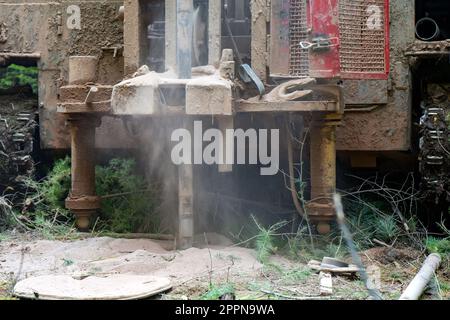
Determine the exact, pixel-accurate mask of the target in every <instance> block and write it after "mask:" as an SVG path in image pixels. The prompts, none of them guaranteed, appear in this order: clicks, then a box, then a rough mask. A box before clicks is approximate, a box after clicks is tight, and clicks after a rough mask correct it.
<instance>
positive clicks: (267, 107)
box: [236, 101, 338, 112]
mask: <svg viewBox="0 0 450 320" xmlns="http://www.w3.org/2000/svg"><path fill="white" fill-rule="evenodd" d="M337 110H338V104H337V103H336V102H335V101H285V102H247V101H238V102H237V103H236V112H309V111H325V112H336V111H337Z"/></svg>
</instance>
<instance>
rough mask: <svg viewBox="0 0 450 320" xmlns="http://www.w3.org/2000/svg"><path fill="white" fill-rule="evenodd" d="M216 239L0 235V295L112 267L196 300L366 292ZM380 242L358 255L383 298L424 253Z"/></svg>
mask: <svg viewBox="0 0 450 320" xmlns="http://www.w3.org/2000/svg"><path fill="white" fill-rule="evenodd" d="M208 238H210V237H209V236H208ZM215 238H216V242H215V243H214V241H211V240H208V241H210V242H213V243H214V244H210V245H209V246H205V245H204V244H203V245H202V244H198V246H199V247H198V248H191V249H188V250H184V251H177V250H173V245H174V243H173V242H172V241H160V240H150V239H115V238H109V237H99V238H87V239H82V240H72V241H50V240H42V239H27V238H25V237H24V236H15V237H12V238H6V239H3V241H0V298H1V297H3V298H10V297H11V289H12V287H13V285H14V283H16V282H17V281H18V280H21V279H24V278H27V277H30V276H36V275H48V274H71V275H80V274H81V275H105V274H117V273H119V274H140V275H144V274H150V275H155V276H162V277H167V278H169V279H170V280H171V281H172V284H173V289H172V290H171V291H170V292H167V293H165V294H162V295H159V296H157V297H156V298H157V299H197V298H199V297H201V296H202V295H203V294H205V293H207V292H210V291H211V290H213V288H219V287H220V286H223V285H225V284H232V286H233V287H234V289H235V295H236V298H237V299H302V300H303V299H367V298H368V295H367V292H366V290H365V288H364V285H363V283H362V281H360V280H359V279H358V277H357V276H353V277H348V276H347V277H344V276H338V277H333V288H334V291H333V295H332V296H327V297H324V296H320V292H319V276H318V274H317V273H316V272H315V271H313V270H311V269H309V268H308V266H307V265H306V264H303V263H299V262H294V261H290V260H288V259H286V258H284V257H281V256H277V255H274V256H272V257H271V259H270V262H269V263H266V264H265V265H263V264H261V263H260V262H258V261H257V259H256V252H255V251H254V250H252V249H247V248H241V247H235V246H230V245H229V244H228V243H227V241H226V239H225V240H224V238H223V237H222V238H221V237H215ZM217 239H218V240H217ZM221 242H222V244H221ZM385 249H386V248H375V249H371V250H369V251H367V252H363V253H362V258H363V260H364V261H365V263H366V264H375V265H377V266H379V267H380V269H381V279H382V283H381V292H382V293H383V295H384V297H385V298H386V299H396V298H398V297H399V295H400V293H401V291H402V290H403V289H404V288H405V287H406V285H407V284H408V282H409V281H410V279H412V277H413V276H414V274H415V272H416V271H417V269H418V267H419V266H420V263H421V260H422V259H420V258H419V256H418V253H417V252H414V251H412V250H401V251H397V252H395V253H392V252H391V253H388V252H385V251H386V250H385ZM392 255H396V256H395V260H392V261H391V262H389V261H388V260H386V259H389V258H386V257H391V256H392ZM394 262H395V263H394Z"/></svg>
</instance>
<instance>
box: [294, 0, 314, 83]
mask: <svg viewBox="0 0 450 320" xmlns="http://www.w3.org/2000/svg"><path fill="white" fill-rule="evenodd" d="M289 16H290V19H289V43H290V53H291V54H290V60H289V74H290V75H291V76H297V77H307V76H308V75H309V58H308V50H303V49H301V48H300V45H299V44H300V42H301V41H307V40H308V26H307V20H306V0H291V1H290V12H289Z"/></svg>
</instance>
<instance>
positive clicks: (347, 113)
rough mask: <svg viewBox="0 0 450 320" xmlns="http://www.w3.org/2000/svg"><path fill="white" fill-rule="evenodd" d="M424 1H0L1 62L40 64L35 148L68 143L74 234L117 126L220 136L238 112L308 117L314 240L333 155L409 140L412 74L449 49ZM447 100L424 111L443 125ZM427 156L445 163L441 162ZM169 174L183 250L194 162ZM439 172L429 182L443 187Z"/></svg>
mask: <svg viewBox="0 0 450 320" xmlns="http://www.w3.org/2000/svg"><path fill="white" fill-rule="evenodd" d="M425 3H426V1H416V5H415V4H414V2H413V1H409V0H398V1H390V3H389V1H388V0H329V1H321V0H252V1H250V0H245V1H237V0H222V1H221V0H210V1H207V0H165V1H164V0H125V1H116V0H111V1H98V0H89V1H76V0H74V1H65V0H55V1H52V2H49V1H44V0H33V1H25V0H23V1H22V0H0V64H2V65H7V64H10V63H19V64H20V63H22V62H24V61H27V62H29V61H32V62H35V63H36V64H37V66H38V68H39V103H40V110H39V112H40V127H41V129H40V133H41V145H42V148H44V149H64V148H68V147H69V146H70V145H71V150H72V190H71V193H70V196H69V198H68V199H67V201H66V205H67V207H68V208H70V209H71V210H72V211H73V212H74V214H75V215H76V216H77V221H78V226H79V227H80V228H82V229H85V228H87V227H88V226H89V217H90V216H91V215H92V214H93V212H95V210H96V209H97V208H98V207H99V206H100V202H99V199H98V197H96V195H95V183H94V175H95V170H94V165H95V163H94V157H93V156H92V155H93V154H95V148H106V149H108V148H110V149H111V148H129V147H134V146H133V144H134V142H133V139H132V137H130V134H129V130H128V131H127V130H126V125H125V124H124V123H125V122H124V121H123V120H124V119H128V120H129V119H137V118H155V117H166V116H167V117H170V116H173V115H177V116H179V117H182V118H185V119H193V118H195V117H201V116H208V117H212V118H213V119H214V125H215V126H217V127H218V128H220V129H221V130H226V129H227V128H233V127H234V125H235V124H234V119H235V118H236V116H238V115H239V114H244V113H245V114H258V115H262V116H263V117H266V119H268V121H270V119H272V118H274V117H275V116H276V115H279V114H285V115H295V114H300V115H308V116H310V117H311V118H312V125H311V132H310V138H311V139H310V146H311V147H310V151H309V155H310V159H311V161H310V162H311V165H310V174H311V182H310V185H311V192H310V193H311V194H310V198H311V201H309V202H308V205H307V214H308V217H309V218H310V219H311V220H312V221H313V222H315V224H316V225H317V230H318V231H319V232H320V233H326V232H327V231H328V230H329V224H330V222H331V221H332V220H333V219H334V213H333V207H332V203H331V199H330V194H331V193H333V192H334V191H335V188H336V152H338V154H339V156H340V157H342V158H343V159H345V160H346V161H348V162H349V163H350V164H351V166H352V167H376V166H377V164H378V165H379V164H380V163H381V162H382V160H383V161H384V162H383V163H389V162H388V160H389V159H399V158H401V157H402V156H404V152H409V151H410V150H411V149H412V147H413V145H414V144H415V140H414V141H412V140H411V137H412V124H413V113H412V110H413V108H414V106H415V101H416V100H415V99H419V100H420V97H419V98H417V97H414V96H413V87H414V85H418V83H414V82H413V78H412V71H411V66H412V65H414V63H417V61H421V60H422V59H424V58H430V59H436V57H442V56H445V55H448V53H449V51H448V47H449V45H448V42H445V41H443V40H445V39H446V36H445V33H446V32H447V25H446V23H447V24H448V22H445V21H439V19H444V18H442V14H441V12H445V10H447V11H446V12H447V13H449V12H448V11H449V7H448V5H446V2H445V1H433V3H436V5H435V6H431V7H430V6H428V5H426V4H425ZM427 6H428V7H427ZM416 15H417V18H421V17H422V16H429V17H433V16H436V18H435V19H437V20H436V21H438V23H440V25H441V30H440V31H441V32H440V33H439V34H440V37H435V38H433V39H431V40H430V39H426V40H425V41H424V40H421V41H418V40H416V35H415V21H416ZM448 31H450V30H448ZM430 41H431V42H432V43H434V44H435V45H436V46H438V48H434V49H433V48H431V47H429V45H431V44H430ZM444 43H446V45H445V44H444ZM417 44H422V46H421V47H418V46H417ZM424 44H425V45H424ZM447 60H448V59H447ZM143 66H145V67H143ZM430 81H431V80H430ZM433 81H434V80H433ZM436 81H437V80H436ZM439 81H445V79H444V80H442V79H440V80H439ZM416 82H417V81H416ZM419 82H420V81H419ZM447 93H448V92H447ZM441 98H442V97H441ZM442 99H443V98H442ZM446 99H448V95H447V96H446ZM446 99H444V100H445V101H444V102H441V104H442V103H443V104H444V105H445V106H447V107H440V109H439V110H438V109H436V108H431V107H427V108H426V110H427V115H428V116H429V115H431V112H434V113H438V114H439V117H440V118H439V119H441V118H442V119H441V120H442V121H444V120H445V116H446V113H445V112H448V109H445V108H448V102H447V100H446ZM444 109H445V110H444ZM434 113H433V114H434ZM441 113H442V115H441ZM424 122H426V119H424ZM183 123H184V125H185V126H187V127H189V125H190V124H189V121H184V122H183ZM427 123H429V122H427ZM444 123H445V121H444ZM430 126H431V125H430ZM430 129H432V130H431V131H429V132H428V131H427V132H428V133H429V134H428V133H427V137H428V136H429V137H430V139H432V138H433V136H436V134H434V135H433V133H432V132H435V131H436V130H438V131H439V130H441V131H439V132H438V133H439V137H440V138H442V140H440V141H444V144H448V128H446V127H445V125H444V127H442V128H441V127H439V129H436V130H434V128H431V127H430ZM433 130H434V131H433ZM426 139H428V138H426ZM417 141H418V139H417ZM432 141H434V140H433V139H432ZM436 141H437V140H436ZM436 148H437V147H436ZM436 148H435V149H436ZM443 148H444V147H443ZM443 150H444V149H443ZM441 153H442V152H441ZM425 156H431V158H429V159H430V161H435V162H436V161H438V162H439V166H440V167H441V168H443V167H445V163H447V168H448V157H445V155H442V154H439V155H434V154H430V153H429V152H428V153H427V154H426V155H425ZM436 157H438V158H436ZM446 161H447V162H446ZM427 163H428V162H427ZM432 165H433V164H432ZM434 165H435V164H434ZM218 170H219V171H221V172H228V171H230V170H233V168H232V167H231V166H229V165H219V166H218ZM433 170H434V169H433ZM433 170H431V171H432V172H436V170H434V171H433ZM437 170H438V172H441V171H439V169H437ZM178 174H179V197H178V198H179V204H178V207H179V224H178V225H179V228H178V233H179V239H180V246H189V244H190V241H191V240H192V234H193V223H192V221H193V220H192V216H193V214H194V209H193V201H194V200H193V199H194V190H193V188H192V178H193V177H192V176H193V173H192V167H191V166H188V165H183V166H180V167H179V169H178ZM445 175H446V173H442V172H441V173H438V174H437V176H438V177H439V179H440V180H439V179H438V180H439V181H437V180H436V179H434V180H433V181H432V182H433V183H437V184H440V187H441V188H442V189H443V190H445V188H447V186H444V185H442V182H440V181H441V180H442V178H443V177H444V176H445ZM436 181H437V182H436ZM430 183H431V182H430ZM280 187H283V186H280Z"/></svg>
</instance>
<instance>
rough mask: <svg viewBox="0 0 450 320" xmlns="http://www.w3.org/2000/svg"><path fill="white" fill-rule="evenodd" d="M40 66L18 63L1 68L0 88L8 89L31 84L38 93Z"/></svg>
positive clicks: (34, 91)
mask: <svg viewBox="0 0 450 320" xmlns="http://www.w3.org/2000/svg"><path fill="white" fill-rule="evenodd" d="M38 73H39V72H38V68H37V67H24V66H19V65H16V64H11V65H9V66H8V67H7V68H6V69H5V68H3V69H0V89H8V88H11V87H14V86H16V85H20V86H25V85H30V86H31V88H32V89H33V93H34V94H37V93H38Z"/></svg>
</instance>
